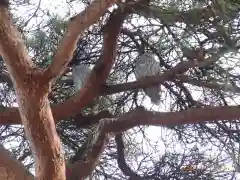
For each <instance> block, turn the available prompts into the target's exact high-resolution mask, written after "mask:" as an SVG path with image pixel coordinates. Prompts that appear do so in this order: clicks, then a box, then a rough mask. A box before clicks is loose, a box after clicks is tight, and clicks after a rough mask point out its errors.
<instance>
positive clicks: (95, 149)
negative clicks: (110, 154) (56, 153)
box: [70, 120, 112, 180]
mask: <svg viewBox="0 0 240 180" xmlns="http://www.w3.org/2000/svg"><path fill="white" fill-rule="evenodd" d="M102 122H103V123H102V124H100V130H99V135H98V138H97V140H96V142H95V143H94V144H92V147H91V150H89V151H88V152H87V155H86V158H85V160H84V161H77V162H76V163H74V165H73V166H72V167H71V168H70V169H71V170H70V171H71V175H72V176H73V177H74V178H75V179H79V180H80V179H82V178H86V177H87V176H88V175H89V174H90V173H91V172H92V171H93V170H94V169H95V167H96V166H97V163H98V160H99V157H100V155H101V153H102V152H103V151H104V149H105V147H106V145H107V144H108V142H109V139H110V138H111V137H112V134H110V133H106V132H105V128H104V127H105V124H104V122H105V121H104V120H103V121H102ZM72 176H71V177H70V178H72Z"/></svg>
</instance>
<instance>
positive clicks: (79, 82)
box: [72, 64, 91, 91]
mask: <svg viewBox="0 0 240 180" xmlns="http://www.w3.org/2000/svg"><path fill="white" fill-rule="evenodd" d="M90 73H91V69H90V68H89V66H88V65H86V64H78V65H76V66H74V68H73V70H72V76H73V83H74V87H75V89H76V91H79V90H80V89H81V88H83V86H84V85H85V83H86V81H87V80H88V77H89V75H90Z"/></svg>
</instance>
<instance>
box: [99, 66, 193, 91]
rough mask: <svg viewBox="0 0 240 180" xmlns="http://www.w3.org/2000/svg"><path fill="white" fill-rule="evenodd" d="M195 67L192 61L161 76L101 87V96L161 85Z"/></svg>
mask: <svg viewBox="0 0 240 180" xmlns="http://www.w3.org/2000/svg"><path fill="white" fill-rule="evenodd" d="M196 65H197V64H196V63H195V62H194V61H188V62H181V63H179V64H177V65H176V66H175V67H173V68H172V69H170V70H169V71H166V72H164V73H163V74H161V75H156V76H151V77H146V78H143V79H141V80H138V81H133V82H129V83H124V84H117V85H112V86H105V87H102V89H101V94H103V95H107V94H114V93H117V92H122V91H127V90H134V89H139V88H146V87H149V86H153V85H158V84H163V83H164V82H165V81H168V80H171V79H173V78H176V75H178V74H182V73H184V72H186V71H187V70H189V68H192V67H195V66H196Z"/></svg>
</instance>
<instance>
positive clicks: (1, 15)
mask: <svg viewBox="0 0 240 180" xmlns="http://www.w3.org/2000/svg"><path fill="white" fill-rule="evenodd" d="M0 25H1V27H0V34H1V41H0V54H1V56H2V57H3V59H4V61H5V63H6V64H7V66H8V70H9V72H10V74H11V76H12V77H13V79H14V81H23V80H25V79H26V78H27V77H28V75H29V74H30V73H31V70H32V69H33V67H34V65H33V62H32V61H31V58H30V56H29V55H28V53H27V48H26V46H25V45H24V42H23V40H22V37H21V34H20V33H19V32H18V30H17V28H16V27H15V26H14V23H13V20H12V17H11V15H10V12H9V11H8V8H7V7H5V6H0ZM13 79H12V80H13Z"/></svg>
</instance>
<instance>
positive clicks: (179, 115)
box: [106, 106, 240, 133]
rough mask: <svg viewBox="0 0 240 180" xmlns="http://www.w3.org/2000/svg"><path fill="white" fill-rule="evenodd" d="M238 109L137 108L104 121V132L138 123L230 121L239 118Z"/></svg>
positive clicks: (114, 131)
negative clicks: (172, 110) (161, 110)
mask: <svg viewBox="0 0 240 180" xmlns="http://www.w3.org/2000/svg"><path fill="white" fill-rule="evenodd" d="M239 110H240V107H239V106H230V107H225V106H219V107H205V108H190V109H188V110H185V111H179V112H154V111H147V110H145V109H144V108H137V109H135V110H133V111H131V112H129V113H127V114H125V115H123V116H121V117H119V118H117V119H116V120H115V121H109V122H108V123H106V124H107V126H106V128H107V129H106V132H112V133H120V132H123V131H126V130H128V129H131V128H133V127H136V126H140V125H152V126H166V127H168V126H176V125H183V124H196V123H203V122H213V121H219V120H228V121H231V120H235V119H239V118H240V112H239Z"/></svg>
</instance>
